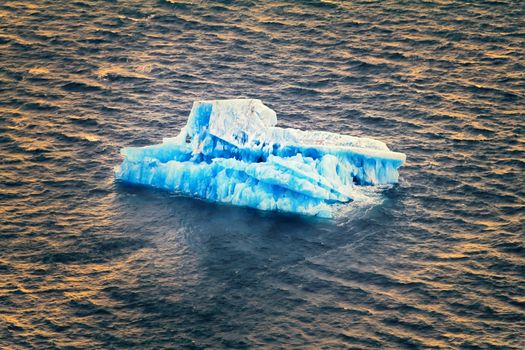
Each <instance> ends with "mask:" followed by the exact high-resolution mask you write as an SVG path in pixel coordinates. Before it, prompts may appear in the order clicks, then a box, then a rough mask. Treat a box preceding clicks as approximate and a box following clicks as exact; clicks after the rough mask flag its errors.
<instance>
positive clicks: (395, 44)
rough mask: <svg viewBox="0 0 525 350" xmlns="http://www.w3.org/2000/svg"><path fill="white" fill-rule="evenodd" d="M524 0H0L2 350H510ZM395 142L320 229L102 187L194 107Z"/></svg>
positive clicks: (524, 330) (520, 185) (519, 286)
mask: <svg viewBox="0 0 525 350" xmlns="http://www.w3.org/2000/svg"><path fill="white" fill-rule="evenodd" d="M524 57H525V3H524V2H523V1H519V0H516V1H512V0H505V1H503V0H502V1H444V0H443V1H437V0H435V1H431V0H429V1H391V0H388V1H336V0H334V1H317V0H310V1H291V0H290V1H277V0H271V1H264V2H263V1H248V0H240V1H213V2H207V1H176V0H173V1H161V0H159V1H154V0H145V1H131V0H123V1H87V0H79V1H63V0H58V1H51V0H42V1H10V0H4V1H1V2H0V348H1V349H282V348H286V349H288V348H289V349H524V348H525V245H524V239H525V237H524V236H525V227H524V218H525V180H524V171H525V137H524V131H525V102H524V101H525V100H524V99H525V73H524V72H525V60H524ZM235 97H250V98H259V99H261V100H262V101H263V102H264V103H265V104H266V105H268V106H269V107H271V108H272V109H274V110H275V111H276V112H277V114H278V117H279V123H280V124H279V126H287V127H295V128H302V129H320V130H326V131H332V132H337V133H343V134H349V135H356V136H369V137H373V138H376V139H379V140H382V141H384V142H386V143H387V144H388V145H390V146H391V148H392V149H393V150H396V151H399V152H403V153H406V154H407V159H408V161H407V164H406V166H405V167H403V168H401V169H400V183H399V185H397V186H394V187H392V188H389V189H385V190H384V191H383V192H381V193H378V196H380V198H381V200H380V201H379V204H375V205H371V206H367V207H355V208H351V209H350V210H349V211H348V212H346V213H344V214H342V215H340V216H339V217H338V218H337V219H335V220H331V221H325V220H313V219H309V218H304V217H298V216H286V215H280V214H273V213H263V212H258V211H254V210H249V209H243V208H233V207H228V206H221V205H214V204H210V203H205V202H202V201H198V200H194V199H190V198H183V197H180V196H177V195H175V194H170V193H166V192H162V191H155V190H151V189H145V188H137V187H130V186H126V185H123V184H119V183H115V181H114V178H113V167H114V166H115V165H117V164H119V163H120V162H121V159H120V155H119V149H120V148H121V147H124V146H132V145H134V146H141V145H147V144H154V143H159V142H160V141H161V140H162V138H163V137H171V136H174V135H176V134H178V132H179V129H180V127H182V126H183V125H184V124H185V123H186V118H187V113H188V111H189V110H190V109H191V103H192V102H193V101H194V100H199V99H213V98H235Z"/></svg>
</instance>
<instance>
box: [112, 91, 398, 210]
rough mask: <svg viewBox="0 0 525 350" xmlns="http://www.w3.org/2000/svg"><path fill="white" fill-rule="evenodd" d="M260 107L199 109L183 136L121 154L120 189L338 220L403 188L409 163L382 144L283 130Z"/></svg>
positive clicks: (228, 104)
mask: <svg viewBox="0 0 525 350" xmlns="http://www.w3.org/2000/svg"><path fill="white" fill-rule="evenodd" d="M276 124H277V115H276V113H275V112H274V111H273V110H272V109H270V108H269V107H267V106H265V105H264V104H263V103H262V102H261V101H260V100H257V99H232V100H213V101H197V102H194V103H193V107H192V109H191V112H190V115H189V118H188V121H187V124H186V126H184V127H183V128H182V130H181V131H180V133H179V135H177V136H176V137H172V138H164V139H163V141H162V143H161V144H157V145H151V146H145V147H125V148H123V149H121V152H120V153H121V155H122V156H123V158H124V159H123V161H122V163H121V164H120V165H118V166H116V167H115V176H116V179H117V180H119V181H124V182H128V183H133V184H139V185H146V186H153V187H156V188H161V189H166V190H168V191H173V192H176V193H180V194H182V195H186V196H193V197H198V198H201V199H204V200H209V201H215V202H220V203H226V204H232V205H238V206H245V207H252V208H256V209H261V210H271V211H282V212H291V213H298V214H304V215H313V216H320V217H326V218H330V217H333V215H334V212H335V211H336V209H335V208H336V207H337V206H338V205H344V204H345V203H349V202H351V201H359V200H363V199H366V196H367V195H366V191H364V189H365V188H366V187H370V186H377V185H385V184H393V183H396V182H397V181H398V177H399V174H398V168H399V167H400V166H401V165H403V163H404V162H405V160H406V156H405V154H403V153H398V152H392V151H390V150H389V148H388V147H387V146H386V145H385V144H384V143H383V142H381V141H377V140H373V139H369V138H360V137H353V136H347V135H340V134H335V133H330V132H325V131H303V130H298V129H291V128H281V127H277V126H276Z"/></svg>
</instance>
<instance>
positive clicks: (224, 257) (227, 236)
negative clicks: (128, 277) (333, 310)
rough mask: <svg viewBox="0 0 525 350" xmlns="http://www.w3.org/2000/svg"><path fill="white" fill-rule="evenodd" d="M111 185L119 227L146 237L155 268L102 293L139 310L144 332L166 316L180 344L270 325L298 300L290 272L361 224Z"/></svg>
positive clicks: (234, 342)
mask: <svg viewBox="0 0 525 350" xmlns="http://www.w3.org/2000/svg"><path fill="white" fill-rule="evenodd" d="M115 188H116V192H117V197H116V199H115V203H114V205H115V206H116V212H118V213H119V214H118V215H119V217H120V218H119V221H120V224H121V225H122V229H123V230H124V231H126V232H129V233H132V232H134V233H135V234H137V233H138V234H140V235H142V236H143V237H144V239H147V240H150V241H151V242H152V243H153V245H154V246H155V251H156V252H155V253H152V254H151V255H149V257H148V259H149V260H150V261H153V264H154V265H155V269H156V271H152V270H151V269H148V270H147V271H144V272H145V273H148V275H147V276H146V275H141V276H140V278H138V282H137V283H138V284H137V285H127V284H117V286H113V287H111V288H110V289H108V290H107V292H108V293H109V295H110V296H111V297H112V298H114V299H115V300H117V301H118V302H120V303H124V304H125V305H128V306H129V307H131V308H139V309H140V310H141V313H142V314H144V315H145V316H144V318H143V319H142V320H141V323H140V324H141V326H142V327H144V328H145V329H148V328H151V327H153V326H154V324H156V325H157V326H158V324H164V323H165V322H166V320H170V327H175V328H176V329H177V334H178V336H180V337H182V338H180V339H179V340H178V341H179V342H180V344H184V343H187V345H188V344H191V341H192V339H197V338H198V339H201V340H202V339H210V340H211V341H212V343H210V344H222V345H223V346H225V347H229V346H233V347H244V346H247V343H244V341H243V340H242V339H243V335H249V334H253V333H254V332H255V333H257V331H256V329H257V327H258V325H259V324H268V323H274V322H278V323H279V322H280V321H279V317H281V316H283V315H286V314H287V313H288V312H298V310H299V309H297V308H301V307H302V306H304V305H305V303H307V302H306V300H305V299H303V298H302V297H300V296H298V295H296V294H295V293H293V292H291V291H290V290H288V289H289V286H300V285H301V284H302V283H303V282H304V281H301V278H300V277H299V276H296V275H294V274H293V273H291V271H293V269H294V267H297V266H300V265H303V264H305V263H306V264H307V263H308V260H309V259H311V258H315V257H317V256H320V255H323V254H326V253H328V252H330V251H331V250H333V249H338V248H339V247H342V246H347V245H352V244H353V243H354V239H356V240H359V239H360V238H361V237H362V236H361V235H360V234H359V233H360V232H359V231H363V230H365V229H366V223H365V220H362V219H357V220H355V222H354V224H353V228H350V229H348V227H347V232H341V228H340V227H339V225H338V222H337V221H336V220H326V219H315V218H310V217H302V216H297V215H286V214H281V213H269V212H262V211H257V210H252V209H248V208H240V207H233V206H226V205H218V204H214V203H207V202H204V201H201V200H196V199H192V198H187V197H181V196H177V195H173V194H170V193H167V192H164V191H160V190H154V189H150V188H144V187H137V186H130V185H127V184H122V183H117V184H116V186H115ZM367 215H368V214H367ZM361 233H362V232H361ZM181 269H182V271H181ZM184 269H187V270H186V271H184ZM169 271H171V273H170V272H169ZM190 275H191V276H192V277H191V278H190V277H189V276H190ZM195 275H197V276H198V278H196V279H195ZM167 276H171V277H173V279H170V278H169V277H167ZM161 278H162V279H161ZM151 285H156V289H155V290H154V291H152V290H151V288H149V287H148V286H151ZM294 288H295V287H294ZM174 296H176V297H174ZM174 299H175V300H174ZM270 300H272V301H273V302H271V303H270V305H272V306H271V307H268V305H267V304H268V302H269V301H270ZM299 313H302V312H300V311H299ZM305 317H306V315H305ZM173 319H176V320H177V321H174V320H173ZM175 328H174V331H175ZM233 329H235V332H234V333H236V334H237V335H236V336H235V337H234V338H232V336H233V335H232V332H231V331H232V330H233ZM280 336H282V334H281V335H279V337H280ZM188 346H189V345H188Z"/></svg>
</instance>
